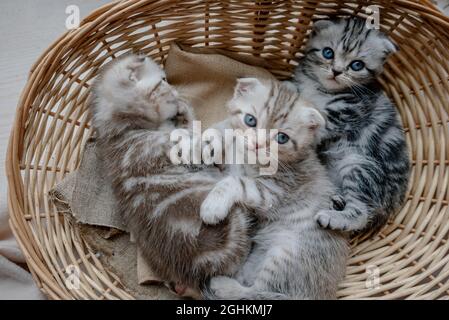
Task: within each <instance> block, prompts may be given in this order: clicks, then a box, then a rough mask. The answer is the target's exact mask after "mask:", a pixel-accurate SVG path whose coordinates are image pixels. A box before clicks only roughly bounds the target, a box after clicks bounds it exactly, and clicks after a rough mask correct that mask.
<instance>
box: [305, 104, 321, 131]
mask: <svg viewBox="0 0 449 320" xmlns="http://www.w3.org/2000/svg"><path fill="white" fill-rule="evenodd" d="M303 117H304V124H305V125H306V126H307V127H308V128H309V129H313V130H315V129H318V128H322V127H324V125H325V124H326V120H324V117H323V116H322V115H321V113H320V112H319V111H318V110H317V109H315V108H311V107H306V108H304V112H303Z"/></svg>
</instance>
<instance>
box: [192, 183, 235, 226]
mask: <svg viewBox="0 0 449 320" xmlns="http://www.w3.org/2000/svg"><path fill="white" fill-rule="evenodd" d="M242 191H243V190H242V187H241V185H240V184H239V182H238V181H237V179H236V178H235V177H226V178H224V179H223V180H221V181H219V182H218V183H217V184H216V185H215V187H214V188H213V189H212V190H211V191H210V192H209V194H208V195H207V197H206V199H204V201H203V203H202V204H201V208H200V216H201V219H202V220H203V221H204V222H205V223H207V224H217V223H219V222H220V221H222V220H223V219H225V218H226V217H227V215H228V213H229V211H230V210H231V208H232V206H233V205H234V204H235V203H236V202H239V201H240V200H241V197H242Z"/></svg>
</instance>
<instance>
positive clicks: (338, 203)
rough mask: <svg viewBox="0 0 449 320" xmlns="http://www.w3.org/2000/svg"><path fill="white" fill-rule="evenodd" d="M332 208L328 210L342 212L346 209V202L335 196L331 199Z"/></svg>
mask: <svg viewBox="0 0 449 320" xmlns="http://www.w3.org/2000/svg"><path fill="white" fill-rule="evenodd" d="M331 201H332V207H331V208H330V209H333V210H337V211H343V210H344V209H345V207H346V200H345V198H343V196H341V195H339V194H335V195H333V196H332V197H331Z"/></svg>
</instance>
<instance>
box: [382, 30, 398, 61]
mask: <svg viewBox="0 0 449 320" xmlns="http://www.w3.org/2000/svg"><path fill="white" fill-rule="evenodd" d="M380 38H381V44H382V47H383V53H384V54H385V56H386V57H388V56H389V55H391V54H393V53H395V52H397V51H399V47H398V46H397V45H396V44H395V43H394V42H393V41H391V39H390V37H388V36H387V35H386V34H384V33H382V32H381V36H380Z"/></svg>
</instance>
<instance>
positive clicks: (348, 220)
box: [315, 210, 368, 231]
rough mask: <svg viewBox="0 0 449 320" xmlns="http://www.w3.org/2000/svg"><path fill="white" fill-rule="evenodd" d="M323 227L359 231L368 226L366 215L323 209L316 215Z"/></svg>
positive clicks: (316, 219)
mask: <svg viewBox="0 0 449 320" xmlns="http://www.w3.org/2000/svg"><path fill="white" fill-rule="evenodd" d="M315 221H316V222H317V223H318V225H319V226H320V227H321V228H324V229H331V230H338V231H358V230H362V229H363V228H365V227H366V225H367V223H368V220H367V217H366V215H355V214H354V213H353V212H351V211H346V210H343V211H337V210H321V211H319V212H318V213H317V214H316V215H315Z"/></svg>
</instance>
